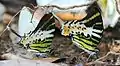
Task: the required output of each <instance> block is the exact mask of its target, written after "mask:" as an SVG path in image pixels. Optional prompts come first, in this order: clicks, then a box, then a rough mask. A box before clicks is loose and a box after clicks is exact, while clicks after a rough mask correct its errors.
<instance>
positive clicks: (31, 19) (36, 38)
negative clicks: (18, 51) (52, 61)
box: [18, 7, 55, 54]
mask: <svg viewBox="0 0 120 66" xmlns="http://www.w3.org/2000/svg"><path fill="white" fill-rule="evenodd" d="M45 13H46V10H45V9H42V8H37V9H36V10H35V11H33V12H32V11H30V9H29V8H27V7H23V8H22V10H21V12H20V16H19V24H18V26H19V27H18V28H19V30H18V31H19V35H21V36H22V37H21V39H20V42H19V43H20V44H22V45H23V46H24V47H25V48H26V49H31V50H32V51H33V50H34V51H35V52H40V53H43V54H45V53H48V52H50V47H51V43H52V39H53V37H54V31H55V23H54V18H53V16H52V15H51V14H45ZM38 17H39V18H38Z"/></svg>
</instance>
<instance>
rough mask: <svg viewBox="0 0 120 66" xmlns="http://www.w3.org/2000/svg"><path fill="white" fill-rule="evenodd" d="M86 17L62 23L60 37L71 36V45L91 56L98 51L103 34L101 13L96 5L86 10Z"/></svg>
mask: <svg viewBox="0 0 120 66" xmlns="http://www.w3.org/2000/svg"><path fill="white" fill-rule="evenodd" d="M86 13H87V16H86V17H85V18H83V19H82V20H73V21H68V22H66V23H64V25H63V30H62V35H64V36H71V37H72V41H73V43H74V44H75V45H76V46H78V47H79V48H80V49H82V50H84V51H85V52H87V53H89V54H91V52H96V51H98V49H97V45H98V44H99V42H100V40H101V38H102V33H103V21H102V17H101V12H100V9H99V7H98V5H97V4H96V3H93V4H92V5H91V6H89V7H88V9H87V10H86Z"/></svg>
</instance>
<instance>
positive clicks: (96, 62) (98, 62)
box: [87, 51, 120, 65]
mask: <svg viewBox="0 0 120 66" xmlns="http://www.w3.org/2000/svg"><path fill="white" fill-rule="evenodd" d="M110 54H114V55H120V53H116V52H112V51H110V52H108V53H107V54H106V55H105V56H103V57H100V58H99V59H97V60H95V61H93V62H89V63H87V65H92V64H106V65H108V64H107V62H103V61H100V60H101V59H104V58H106V57H107V56H108V55H110ZM112 65H115V64H112Z"/></svg>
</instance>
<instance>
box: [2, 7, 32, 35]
mask: <svg viewBox="0 0 120 66" xmlns="http://www.w3.org/2000/svg"><path fill="white" fill-rule="evenodd" d="M27 8H28V9H30V10H32V9H31V8H29V7H27ZM22 10H23V9H21V10H19V11H18V12H17V13H16V14H15V15H14V16H13V17H12V18H11V20H10V21H9V22H8V24H7V26H6V28H5V29H4V30H3V31H2V32H1V33H0V37H1V36H2V34H3V33H4V32H5V31H6V30H9V26H10V24H11V23H12V21H13V19H14V18H15V17H16V16H17V15H18V14H19V13H20V12H21V11H22Z"/></svg>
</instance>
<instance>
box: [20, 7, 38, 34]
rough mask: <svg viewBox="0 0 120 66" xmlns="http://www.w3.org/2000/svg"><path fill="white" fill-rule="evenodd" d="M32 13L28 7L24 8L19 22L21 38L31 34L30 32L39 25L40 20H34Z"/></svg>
mask: <svg viewBox="0 0 120 66" xmlns="http://www.w3.org/2000/svg"><path fill="white" fill-rule="evenodd" d="M31 19H32V13H31V12H30V10H29V9H28V8H27V7H23V8H22V10H21V12H20V16H19V21H18V32H19V34H20V35H21V36H24V34H26V33H29V32H30V31H32V30H34V29H35V27H36V26H37V24H38V20H35V19H34V18H33V19H32V21H31Z"/></svg>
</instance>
